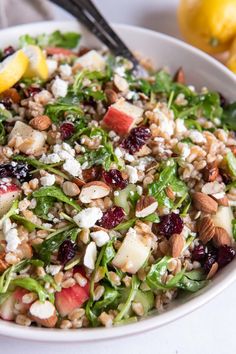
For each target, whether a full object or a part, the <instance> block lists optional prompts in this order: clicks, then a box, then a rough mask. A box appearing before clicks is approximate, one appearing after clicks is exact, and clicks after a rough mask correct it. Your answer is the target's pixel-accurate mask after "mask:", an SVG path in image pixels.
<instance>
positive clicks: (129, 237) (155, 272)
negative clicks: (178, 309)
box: [0, 31, 236, 329]
mask: <svg viewBox="0 0 236 354" xmlns="http://www.w3.org/2000/svg"><path fill="white" fill-rule="evenodd" d="M79 41H80V35H79V34H78V33H73V32H67V33H61V32H60V31H55V32H53V33H51V34H47V35H46V34H42V35H39V36H35V37H31V36H30V35H23V36H21V37H20V38H19V45H18V47H12V46H9V47H7V48H3V49H2V52H1V59H0V60H1V63H0V141H1V147H0V159H1V161H0V218H1V219H0V227H1V230H0V317H1V319H3V320H6V321H13V322H15V323H17V324H19V325H23V326H31V325H33V326H38V327H47V328H61V329H78V328H83V327H98V326H105V327H111V326H118V325H121V324H127V323H133V322H136V321H138V320H139V319H141V318H143V317H146V316H148V315H149V314H151V313H153V312H154V311H155V312H157V313H161V312H163V311H164V310H165V309H166V308H167V307H168V305H169V304H170V303H172V302H173V301H174V300H175V299H177V298H181V297H182V296H183V295H184V294H190V293H195V292H198V291H201V289H202V288H204V287H205V286H207V285H208V283H209V282H210V281H211V279H212V278H213V277H214V276H215V274H216V273H217V272H220V271H221V269H222V268H223V267H225V266H226V265H227V264H228V263H230V262H231V261H232V260H233V258H234V257H235V245H234V238H235V237H236V219H235V215H234V214H235V213H234V207H235V206H236V182H235V181H236V139H235V130H236V123H235V112H236V104H235V103H229V102H227V100H226V99H225V98H224V96H223V95H222V94H221V93H219V92H212V91H209V90H208V89H207V87H203V88H202V89H201V90H200V91H197V90H196V89H195V87H194V86H190V85H187V84H186V81H185V72H184V68H180V69H179V70H178V71H177V73H176V75H175V76H174V77H173V76H171V75H170V73H168V70H167V69H166V68H164V69H158V70H157V69H155V68H154V67H153V66H152V64H151V63H150V62H149V60H146V59H140V62H141V64H142V65H143V66H144V67H145V69H146V72H147V74H146V75H145V77H141V78H140V77H136V76H135V74H134V73H133V65H132V63H131V62H130V61H128V60H127V59H125V58H122V57H114V56H113V55H112V54H111V53H109V52H107V51H106V50H104V49H99V50H98V49H94V48H87V47H82V46H79Z"/></svg>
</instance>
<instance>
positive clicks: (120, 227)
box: [113, 218, 137, 231]
mask: <svg viewBox="0 0 236 354" xmlns="http://www.w3.org/2000/svg"><path fill="white" fill-rule="evenodd" d="M136 220H137V219H136V218H133V219H129V220H127V221H123V222H122V223H120V224H119V225H117V226H116V227H114V229H113V230H115V231H124V230H128V229H129V228H130V227H132V226H133V225H134V224H135V222H136Z"/></svg>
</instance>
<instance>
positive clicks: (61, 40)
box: [19, 31, 81, 49]
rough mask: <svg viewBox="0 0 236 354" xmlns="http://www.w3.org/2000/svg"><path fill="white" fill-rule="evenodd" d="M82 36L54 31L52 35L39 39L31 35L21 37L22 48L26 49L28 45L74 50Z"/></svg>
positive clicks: (45, 35) (42, 36)
mask: <svg viewBox="0 0 236 354" xmlns="http://www.w3.org/2000/svg"><path fill="white" fill-rule="evenodd" d="M80 38H81V35H80V34H79V33H75V32H65V33H62V32H60V31H54V32H53V33H51V34H40V35H39V36H37V37H31V36H30V35H29V34H25V35H22V36H20V38H19V42H20V46H21V47H24V46H26V45H28V44H36V45H39V46H40V47H42V48H45V47H49V46H51V47H61V48H67V49H73V48H75V47H77V46H78V43H79V40H80Z"/></svg>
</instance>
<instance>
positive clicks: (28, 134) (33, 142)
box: [8, 121, 46, 155]
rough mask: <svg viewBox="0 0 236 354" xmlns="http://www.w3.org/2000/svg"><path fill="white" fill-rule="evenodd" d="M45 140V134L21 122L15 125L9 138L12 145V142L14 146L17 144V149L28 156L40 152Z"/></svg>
mask: <svg viewBox="0 0 236 354" xmlns="http://www.w3.org/2000/svg"><path fill="white" fill-rule="evenodd" d="M17 140H18V141H17ZM45 140H46V139H45V134H44V133H42V132H40V131H38V130H35V129H33V128H31V127H30V126H29V125H27V124H25V123H22V122H20V121H17V122H16V123H15V126H14V128H13V129H12V131H11V133H10V135H9V138H8V142H9V143H10V144H11V143H12V142H13V145H14V146H15V145H16V144H17V148H18V149H19V150H20V151H21V152H23V153H25V154H27V155H31V154H34V153H35V152H37V151H39V150H40V149H41V148H42V147H43V146H44V143H45Z"/></svg>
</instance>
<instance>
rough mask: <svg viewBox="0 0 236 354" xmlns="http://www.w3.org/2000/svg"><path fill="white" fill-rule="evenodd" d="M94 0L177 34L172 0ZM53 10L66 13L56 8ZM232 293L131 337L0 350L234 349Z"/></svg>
mask: <svg viewBox="0 0 236 354" xmlns="http://www.w3.org/2000/svg"><path fill="white" fill-rule="evenodd" d="M0 1H1V0H0ZM95 2H96V4H97V5H98V6H99V8H100V9H101V10H102V11H103V13H104V15H106V17H107V18H108V19H109V20H110V21H113V22H120V23H129V24H134V25H139V26H143V27H149V28H151V29H154V30H157V31H161V32H166V33H168V34H171V35H174V36H179V34H178V28H177V24H176V16H175V11H176V5H177V2H178V1H177V0H117V1H115V0H96V1H95ZM55 15H56V16H57V18H67V16H65V14H63V13H62V12H61V11H58V10H57V11H55ZM137 49H138V48H137ZM235 294H236V284H234V285H233V286H231V287H230V288H228V289H227V290H226V291H225V292H224V293H223V294H221V295H220V296H218V297H217V298H216V299H214V300H213V301H212V302H211V303H209V304H207V305H205V306H204V307H202V308H201V309H199V310H197V311H195V312H194V313H192V314H190V315H188V316H186V317H185V318H183V319H180V320H178V321H176V322H174V323H172V324H170V325H167V326H165V327H163V328H160V329H157V330H155V331H152V332H149V333H145V334H140V335H138V336H135V337H130V338H125V339H119V340H112V341H108V342H98V343H93V344H47V343H37V342H29V341H27V342H26V341H19V340H13V339H7V338H4V337H0V351H1V353H4V354H5V353H7V354H16V353H17V354H49V353H50V354H51V353H52V354H54V353H55V354H65V353H66V351H67V352H69V353H70V354H75V353H76V354H78V353H79V354H104V353H106V354H120V353H124V354H126V353H128V354H146V353H158V354H231V353H232V354H233V353H235V352H236V345H235V334H236V330H235V323H236V302H235V298H236V295H235ZM62 335H63V334H62Z"/></svg>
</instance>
